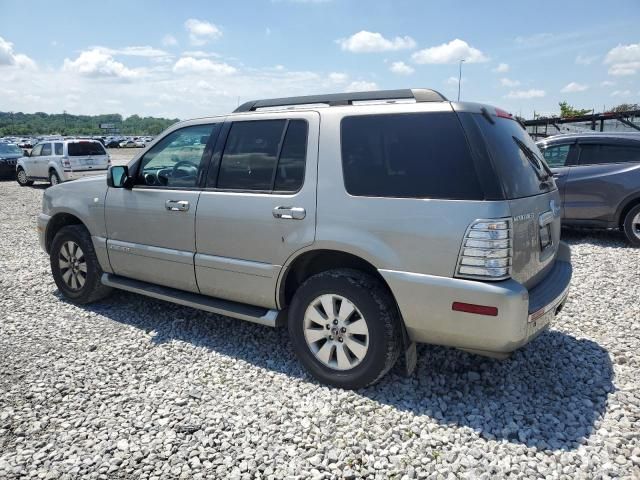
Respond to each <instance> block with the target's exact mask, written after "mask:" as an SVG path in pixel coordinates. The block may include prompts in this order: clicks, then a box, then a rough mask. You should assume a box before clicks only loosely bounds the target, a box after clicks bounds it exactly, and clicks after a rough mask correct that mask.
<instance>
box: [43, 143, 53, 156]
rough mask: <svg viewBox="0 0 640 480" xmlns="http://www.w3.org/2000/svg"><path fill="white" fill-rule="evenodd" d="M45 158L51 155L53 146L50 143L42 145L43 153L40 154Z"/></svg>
mask: <svg viewBox="0 0 640 480" xmlns="http://www.w3.org/2000/svg"><path fill="white" fill-rule="evenodd" d="M40 155H42V156H43V157H44V156H47V155H51V144H50V143H43V144H42V153H41V154H40Z"/></svg>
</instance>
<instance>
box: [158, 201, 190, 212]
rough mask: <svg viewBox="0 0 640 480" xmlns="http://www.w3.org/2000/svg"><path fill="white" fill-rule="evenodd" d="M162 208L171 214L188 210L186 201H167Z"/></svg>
mask: <svg viewBox="0 0 640 480" xmlns="http://www.w3.org/2000/svg"><path fill="white" fill-rule="evenodd" d="M164 206H165V208H166V209H167V210H171V211H172V212H186V211H187V210H189V202H187V201H186V200H167V201H166V202H165V204H164Z"/></svg>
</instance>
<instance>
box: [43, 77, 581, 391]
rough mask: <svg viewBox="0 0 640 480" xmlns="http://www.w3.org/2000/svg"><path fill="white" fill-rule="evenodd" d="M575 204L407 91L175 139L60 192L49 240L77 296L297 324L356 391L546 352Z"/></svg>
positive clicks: (462, 113) (296, 337)
mask: <svg viewBox="0 0 640 480" xmlns="http://www.w3.org/2000/svg"><path fill="white" fill-rule="evenodd" d="M398 100H401V102H398V103H395V102H396V101H398ZM319 103H323V104H326V105H328V106H329V107H330V108H317V107H314V105H316V104H319ZM263 109H264V110H263ZM469 143H470V144H471V145H472V146H473V148H471V146H470V145H469ZM461 172H463V173H462V174H461ZM79 198H82V199H86V198H98V199H104V203H103V205H102V204H101V205H96V204H94V203H91V202H86V201H84V200H83V201H77V200H76V199H79ZM559 202H560V197H559V195H558V190H557V188H556V186H555V184H554V181H553V178H552V177H551V173H550V172H549V171H548V170H547V168H546V164H545V163H544V161H542V157H541V155H540V152H539V151H538V149H537V147H536V145H535V143H533V141H532V140H531V138H530V137H529V136H528V134H527V133H526V132H525V131H524V129H523V128H522V127H521V126H520V125H519V124H518V123H517V122H516V121H514V120H513V119H512V118H511V116H510V115H509V114H507V113H506V112H503V111H501V110H499V109H495V108H492V107H489V106H485V105H478V104H472V103H452V102H448V101H447V100H446V99H445V98H444V97H443V96H442V95H441V94H439V93H438V92H435V91H433V90H427V89H416V90H391V91H379V92H360V93H348V94H334V95H319V96H311V97H294V98H285V99H276V100H261V101H254V102H248V103H246V104H244V105H242V106H240V107H238V109H237V110H236V112H235V113H234V114H231V115H228V116H226V117H225V116H223V117H215V118H205V119H198V120H192V121H187V122H182V123H179V124H176V125H174V126H172V127H171V128H169V129H168V130H167V131H165V132H164V133H163V134H162V136H161V138H160V139H159V140H157V141H156V142H155V143H154V145H153V147H151V148H149V149H148V150H146V151H144V152H141V153H140V154H139V155H138V156H137V157H136V158H134V160H132V161H131V163H130V164H129V165H128V166H127V167H124V166H119V167H112V168H111V170H110V172H109V175H107V182H104V181H103V180H102V179H91V180H86V181H82V182H75V184H73V183H72V184H68V185H61V186H60V187H58V188H55V189H50V190H47V191H46V192H45V194H44V201H43V212H42V213H41V214H40V215H39V217H38V228H39V231H40V232H41V237H40V238H41V242H42V245H43V247H44V249H45V251H47V252H49V254H50V258H51V267H52V273H53V277H54V279H55V281H56V284H57V286H58V288H59V289H60V291H61V292H62V293H63V294H64V295H65V296H66V297H67V298H69V299H71V300H73V301H75V302H77V303H87V302H90V301H93V300H96V299H98V298H101V297H102V296H104V295H106V294H108V293H109V290H110V288H111V287H115V288H120V289H124V290H128V291H132V292H137V293H141V294H144V295H149V296H152V297H155V298H160V299H163V300H168V301H172V302H176V303H180V304H183V305H189V306H192V307H195V308H200V309H204V310H207V311H211V312H216V313H222V314H226V315H229V316H232V317H236V318H240V319H243V320H248V321H252V322H256V323H260V324H263V325H268V326H277V325H280V324H282V323H284V322H286V323H287V325H288V328H289V332H290V338H291V342H292V345H293V347H294V349H295V351H296V354H297V355H298V358H299V359H300V361H301V362H302V363H303V364H304V365H305V367H306V368H307V369H308V371H309V372H311V374H312V375H314V376H315V377H316V378H318V379H319V380H321V381H323V382H326V383H330V384H332V385H337V386H341V387H346V388H358V387H362V386H365V385H369V384H371V383H374V382H376V381H377V380H378V379H379V378H381V377H382V376H383V375H384V374H385V373H386V372H387V371H388V370H389V369H390V368H391V367H392V366H393V364H394V363H395V362H396V360H397V359H398V358H399V356H400V355H401V353H402V352H404V358H405V362H406V365H407V368H408V369H409V370H410V369H411V366H412V365H413V364H414V363H413V362H414V361H415V342H421V343H434V344H440V345H448V346H453V347H457V348H462V349H465V350H468V351H472V352H475V353H480V354H483V355H489V356H494V357H499V358H504V357H505V356H507V355H508V354H509V353H510V352H512V351H514V350H515V349H517V348H519V347H521V346H522V345H524V344H526V343H527V342H529V341H530V340H531V339H532V338H535V337H536V336H537V335H538V334H540V332H542V331H543V330H544V329H545V328H546V327H547V325H548V324H549V322H550V321H551V320H552V319H553V317H554V316H555V315H556V313H557V312H559V311H560V309H561V308H562V306H563V304H564V301H565V299H566V296H567V291H568V286H569V282H570V279H571V272H572V269H571V263H570V253H569V249H568V247H567V246H566V245H565V244H563V243H561V242H560V212H559V208H558V206H559Z"/></svg>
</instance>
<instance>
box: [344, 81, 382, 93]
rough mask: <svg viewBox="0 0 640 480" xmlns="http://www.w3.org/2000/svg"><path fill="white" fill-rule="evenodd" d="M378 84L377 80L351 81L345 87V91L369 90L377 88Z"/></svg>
mask: <svg viewBox="0 0 640 480" xmlns="http://www.w3.org/2000/svg"><path fill="white" fill-rule="evenodd" d="M377 89H378V85H377V84H376V83H375V82H367V81H362V80H358V81H355V82H351V83H350V84H349V85H347V86H346V88H345V89H344V91H345V92H365V91H368V90H377Z"/></svg>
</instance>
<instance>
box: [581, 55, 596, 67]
mask: <svg viewBox="0 0 640 480" xmlns="http://www.w3.org/2000/svg"><path fill="white" fill-rule="evenodd" d="M597 59H598V55H590V56H586V55H578V56H577V57H576V63H577V64H578V65H591V64H592V63H593V62H595V61H596V60H597Z"/></svg>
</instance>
